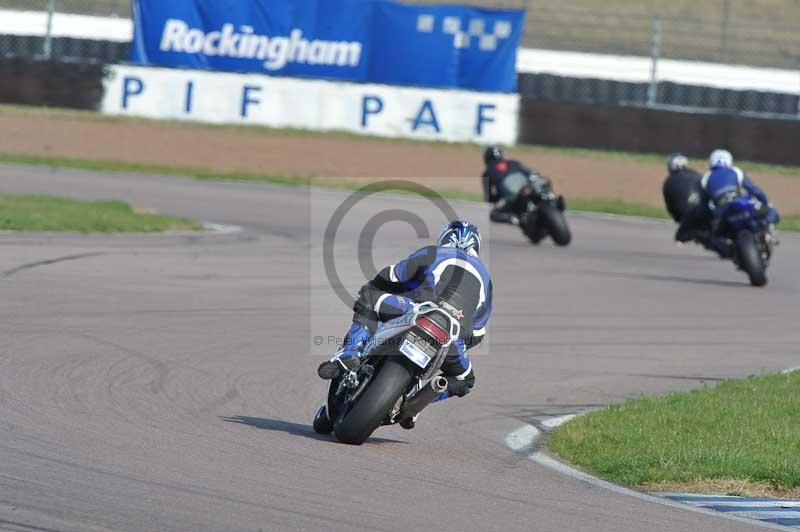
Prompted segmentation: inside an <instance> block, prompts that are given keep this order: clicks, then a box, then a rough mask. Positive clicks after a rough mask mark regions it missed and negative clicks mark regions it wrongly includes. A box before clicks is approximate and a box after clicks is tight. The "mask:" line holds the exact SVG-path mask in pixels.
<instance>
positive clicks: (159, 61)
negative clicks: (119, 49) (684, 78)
mask: <svg viewBox="0 0 800 532" xmlns="http://www.w3.org/2000/svg"><path fill="white" fill-rule="evenodd" d="M524 14H525V12H524V10H518V9H515V10H492V9H478V8H469V7H462V6H450V5H448V6H432V5H413V6H412V5H405V4H400V3H396V2H391V1H385V0H170V1H169V2H165V1H164V0H134V1H133V18H134V25H135V34H134V40H133V45H132V47H131V61H132V62H134V63H138V64H145V65H158V66H167V67H188V68H203V69H211V70H225V71H233V72H260V73H265V74H273V75H281V76H301V77H313V78H328V79H337V80H347V81H358V82H370V83H387V84H394V85H421V86H427V87H445V88H464V89H472V90H479V91H492V92H514V91H515V90H516V69H515V62H516V52H517V48H518V47H519V41H520V38H521V35H522V27H523V23H524Z"/></svg>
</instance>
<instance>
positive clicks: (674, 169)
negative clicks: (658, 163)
mask: <svg viewBox="0 0 800 532" xmlns="http://www.w3.org/2000/svg"><path fill="white" fill-rule="evenodd" d="M667 170H668V171H669V175H667V179H665V180H664V185H663V187H662V189H661V191H662V193H663V194H664V203H666V205H667V211H669V214H670V216H672V219H673V220H675V221H676V222H678V223H680V221H681V219H682V218H683V217H684V216H686V214H687V213H688V212H689V211H691V210H692V209H693V208H694V207H696V206H697V205H698V204H699V203H700V200H701V199H702V196H703V187H702V186H701V185H700V180H701V179H702V176H701V175H700V174H699V173H698V172H696V171H695V170H693V169H692V168H689V160H688V159H687V158H686V156H685V155H683V154H681V153H673V154H671V155H670V156H669V157H667Z"/></svg>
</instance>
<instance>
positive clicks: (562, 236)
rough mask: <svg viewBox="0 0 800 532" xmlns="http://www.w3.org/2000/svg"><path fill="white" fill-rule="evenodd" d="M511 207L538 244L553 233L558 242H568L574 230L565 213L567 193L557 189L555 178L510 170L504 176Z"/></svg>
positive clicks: (560, 244) (532, 239)
mask: <svg viewBox="0 0 800 532" xmlns="http://www.w3.org/2000/svg"><path fill="white" fill-rule="evenodd" d="M503 189H504V191H503V192H504V196H505V197H506V198H508V199H507V200H506V201H507V202H508V208H509V209H510V210H511V211H512V212H513V213H514V214H515V215H516V216H517V218H518V219H519V226H520V228H521V229H522V232H523V233H524V234H525V236H527V237H528V238H529V239H530V241H531V242H532V243H534V244H538V243H539V242H541V241H542V239H544V238H546V237H548V236H549V237H550V238H552V239H553V242H555V243H556V245H558V246H566V245H568V244H569V243H570V241H571V240H572V234H571V233H570V230H569V225H567V219H566V218H565V217H564V210H565V209H566V203H565V201H564V196H559V195H556V193H555V192H553V185H552V183H551V181H550V180H549V179H548V178H546V177H543V176H540V175H534V176H529V175H527V174H524V173H514V174H510V175H509V176H507V177H506V178H505V179H504V180H503Z"/></svg>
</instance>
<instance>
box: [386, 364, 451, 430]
mask: <svg viewBox="0 0 800 532" xmlns="http://www.w3.org/2000/svg"><path fill="white" fill-rule="evenodd" d="M445 391H447V378H446V377H443V376H441V375H439V376H438V377H434V378H433V380H431V382H430V383H429V384H428V385H427V386H425V387H424V388H422V389H421V390H420V391H418V392H417V393H415V394H414V395H412V396H411V397H409V398H408V399H406V404H405V406H403V409H402V410H400V414H398V415H397V419H398V420H399V421H402V420H404V419H406V418H410V417H414V416H416V415H417V414H419V413H420V412H422V409H423V408H425V407H426V406H428V405H429V404H431V403H432V402H433V400H434V399H436V398H437V397H438V396H439V394H441V393H442V392H445Z"/></svg>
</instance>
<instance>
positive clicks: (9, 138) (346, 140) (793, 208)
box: [0, 108, 800, 213]
mask: <svg viewBox="0 0 800 532" xmlns="http://www.w3.org/2000/svg"><path fill="white" fill-rule="evenodd" d="M0 131H2V132H3V135H0V153H5V154H25V155H35V156H50V157H69V158H80V159H94V160H101V161H122V162H129V163H140V164H148V165H163V166H183V167H194V168H204V169H210V170H212V171H220V172H232V171H238V172H254V173H263V174H271V175H281V176H315V177H323V176H324V177H336V178H348V179H354V180H365V181H368V180H371V179H375V178H376V177H379V178H400V177H404V178H407V177H412V178H414V179H415V180H417V181H419V182H421V183H423V184H427V185H433V186H438V187H441V188H450V189H459V190H466V191H472V192H478V191H479V190H480V180H479V179H478V178H477V177H476V176H479V175H480V173H481V170H482V164H481V150H480V149H479V148H478V147H475V146H466V145H448V144H426V143H416V142H406V141H393V140H380V139H369V138H365V139H359V138H353V137H350V136H344V135H328V136H324V135H319V134H309V135H303V134H296V133H277V132H272V131H268V130H264V129H257V128H253V129H247V128H214V127H206V126H203V125H194V124H176V123H158V122H148V121H127V120H100V119H98V118H97V117H95V116H93V115H90V114H87V115H80V114H68V113H59V112H56V113H54V114H52V115H50V114H47V113H42V112H38V111H37V112H25V111H21V110H19V109H8V108H5V109H0ZM675 148H676V150H679V149H680V146H679V145H676V147H675ZM509 155H510V156H511V157H514V158H518V159H520V160H522V161H524V162H525V163H526V164H528V165H530V166H533V167H535V168H537V169H539V170H540V171H542V172H543V173H545V174H546V175H549V176H551V177H552V178H553V179H554V182H555V184H556V188H557V190H558V191H559V192H561V193H563V194H565V195H566V196H567V197H571V198H584V199H590V198H613V199H622V200H627V201H635V202H641V203H648V204H651V205H657V206H661V205H662V201H661V195H660V194H661V192H660V185H661V182H662V180H663V179H664V173H665V171H664V167H663V165H661V164H657V163H650V162H642V161H634V160H623V159H612V158H608V157H604V156H603V155H597V156H593V155H585V154H580V155H567V154H558V153H553V152H552V151H547V150H537V149H535V148H533V149H532V148H525V149H524V150H513V149H512V150H509ZM753 177H754V179H756V181H757V182H758V183H759V184H760V185H762V186H763V187H764V188H765V189H766V190H767V192H768V194H769V195H770V197H771V198H772V199H773V201H774V203H775V204H776V205H777V206H778V208H779V209H780V210H781V211H782V212H786V213H788V212H800V178H797V177H792V176H787V175H781V174H766V173H765V174H759V175H754V176H753Z"/></svg>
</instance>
